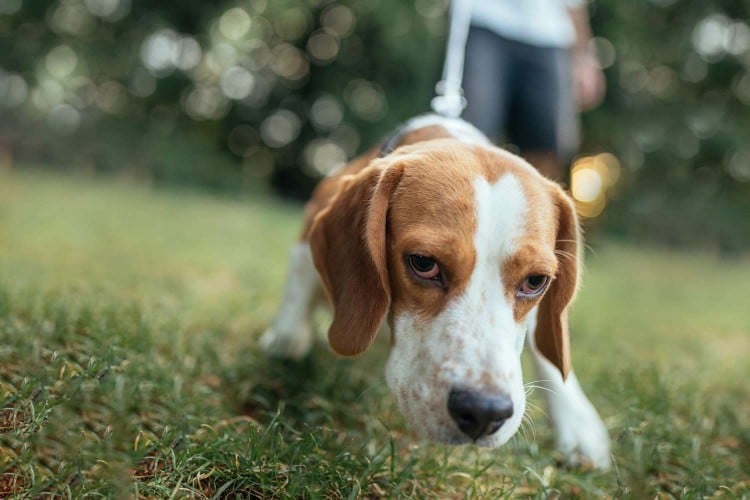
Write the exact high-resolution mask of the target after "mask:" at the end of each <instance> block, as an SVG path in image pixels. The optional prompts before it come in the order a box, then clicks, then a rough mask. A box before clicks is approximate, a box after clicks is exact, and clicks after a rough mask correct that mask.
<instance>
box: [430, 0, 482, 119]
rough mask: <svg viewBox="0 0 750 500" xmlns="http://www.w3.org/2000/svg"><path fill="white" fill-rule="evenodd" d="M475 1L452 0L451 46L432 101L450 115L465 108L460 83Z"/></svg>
mask: <svg viewBox="0 0 750 500" xmlns="http://www.w3.org/2000/svg"><path fill="white" fill-rule="evenodd" d="M472 3H473V0H452V1H451V13H450V28H449V31H448V47H447V49H446V51H445V65H444V66H443V79H442V80H440V81H439V82H438V83H437V85H435V93H436V94H437V95H436V96H435V97H434V98H433V99H432V102H431V103H430V104H431V107H432V110H433V111H434V112H435V113H437V114H439V115H442V116H446V117H448V118H458V117H460V116H461V113H462V112H463V110H464V108H466V98H465V97H464V94H463V90H462V89H461V84H462V82H463V77H464V55H465V51H466V39H467V38H468V37H469V26H470V25H471V7H472Z"/></svg>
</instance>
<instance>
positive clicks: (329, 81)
mask: <svg viewBox="0 0 750 500" xmlns="http://www.w3.org/2000/svg"><path fill="white" fill-rule="evenodd" d="M589 8H590V13H591V22H592V27H593V31H594V34H595V36H596V38H595V39H594V42H593V43H594V44H595V48H596V50H597V53H598V56H599V59H600V61H601V64H602V66H603V68H604V70H605V73H606V76H607V97H606V100H605V102H604V103H603V105H602V106H600V107H599V108H598V109H596V110H595V111H592V112H588V113H586V114H584V116H583V118H582V119H583V138H584V143H583V146H582V152H583V156H582V157H581V158H579V159H578V160H577V162H576V163H575V165H574V169H573V176H572V182H573V186H572V188H573V194H574V196H575V197H576V199H577V201H578V202H579V208H580V210H581V213H582V215H584V216H587V217H588V218H589V219H590V220H589V221H588V222H587V226H588V227H589V228H590V229H589V232H590V233H591V232H594V233H604V234H607V235H609V236H611V237H613V238H623V239H625V238H627V239H629V240H635V241H638V242H640V241H649V242H654V243H659V244H668V245H671V246H680V247H691V248H692V247H696V248H702V249H707V250H710V251H712V252H717V253H720V254H722V255H733V254H737V253H739V252H741V251H742V250H744V249H746V248H748V244H750V27H749V26H748V22H747V20H748V18H750V16H749V14H750V1H749V0H712V1H702V2H695V1H687V0H634V1H629V2H622V1H617V0H595V1H592V2H590V4H589ZM446 15H447V8H446V2H445V1H443V0H409V1H403V0H380V1H378V2H373V1H371V0H341V1H333V0H273V1H270V0H244V1H217V2H205V1H199V0H183V1H181V2H179V3H178V2H146V1H142V0H55V1H48V0H0V169H6V170H7V169H25V168H36V169H39V168H44V169H54V170H57V171H65V172H76V173H79V174H80V173H84V174H87V175H99V174H104V175H111V176H117V177H123V178H128V179H136V180H138V181H139V182H144V183H149V184H152V185H156V186H188V187H196V188H201V189H210V190H214V191H220V192H224V193H227V194H231V195H235V194H237V193H245V192H250V193H256V192H264V191H273V192H275V193H277V194H278V195H280V196H284V197H292V198H298V199H302V198H304V197H306V196H307V195H308V194H309V192H310V191H311V189H312V188H313V187H314V185H315V184H316V182H317V181H318V179H319V178H320V177H321V176H323V175H325V174H326V173H327V172H329V171H330V170H331V169H333V168H336V167H337V166H339V165H341V164H342V163H344V162H346V161H347V160H348V159H351V158H352V157H354V156H355V155H356V154H357V153H358V152H360V151H362V150H363V149H365V148H368V147H370V146H372V145H373V144H375V143H376V142H377V141H378V140H379V139H380V138H382V137H383V136H384V135H385V134H387V133H388V132H389V131H390V130H391V129H392V128H393V127H394V126H396V125H397V124H398V123H399V122H401V121H403V120H404V119H407V118H409V117H411V116H413V115H415V114H419V113H422V112H424V111H426V110H428V108H429V101H430V99H431V98H432V97H433V95H434V85H435V82H437V81H438V80H439V77H440V72H441V69H442V60H443V51H444V46H445V33H446ZM468 98H469V99H471V96H468Z"/></svg>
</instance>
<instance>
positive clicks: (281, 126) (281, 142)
mask: <svg viewBox="0 0 750 500" xmlns="http://www.w3.org/2000/svg"><path fill="white" fill-rule="evenodd" d="M301 126H302V124H301V123H300V119H299V118H298V117H297V115H296V114H294V113H293V112H292V111H289V110H287V109H281V110H278V111H276V112H274V113H272V114H271V115H270V116H268V117H267V118H266V119H265V120H263V123H261V124H260V135H261V137H262V138H263V142H264V143H266V144H267V145H268V146H270V147H272V148H280V147H283V146H286V145H287V144H289V143H290V142H292V141H293V140H294V139H296V138H297V136H298V135H299V131H300V128H301Z"/></svg>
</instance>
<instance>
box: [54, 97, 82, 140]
mask: <svg viewBox="0 0 750 500" xmlns="http://www.w3.org/2000/svg"><path fill="white" fill-rule="evenodd" d="M47 123H49V125H50V127H51V128H52V130H54V131H55V132H57V133H58V134H60V135H70V134H72V133H73V132H75V131H76V130H77V129H78V127H79V126H80V125H81V113H80V112H79V111H78V110H77V109H76V108H74V107H73V106H71V105H69V104H64V103H63V104H58V105H57V106H55V107H54V108H52V110H51V111H50V112H49V114H48V115H47Z"/></svg>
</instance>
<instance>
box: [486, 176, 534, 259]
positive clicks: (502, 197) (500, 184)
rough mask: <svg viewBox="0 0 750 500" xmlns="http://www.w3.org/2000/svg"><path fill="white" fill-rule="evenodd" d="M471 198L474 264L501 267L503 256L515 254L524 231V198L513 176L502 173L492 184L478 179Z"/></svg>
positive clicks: (519, 185)
mask: <svg viewBox="0 0 750 500" xmlns="http://www.w3.org/2000/svg"><path fill="white" fill-rule="evenodd" d="M474 199H475V202H476V213H477V232H476V234H475V236H474V245H475V248H476V252H477V262H484V261H490V262H491V261H494V262H495V263H498V264H501V263H502V259H503V257H507V256H509V255H510V254H511V253H513V252H514V251H515V249H516V245H517V243H518V239H519V237H520V236H521V233H522V231H523V229H524V228H523V220H524V215H525V213H526V198H525V196H524V195H523V189H522V188H521V184H520V183H519V182H518V179H517V178H516V176H514V175H513V174H505V175H504V176H502V177H501V178H500V179H499V180H498V181H496V182H495V183H494V184H490V183H489V182H487V179H485V178H484V177H478V178H477V179H476V180H475V181H474Z"/></svg>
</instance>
